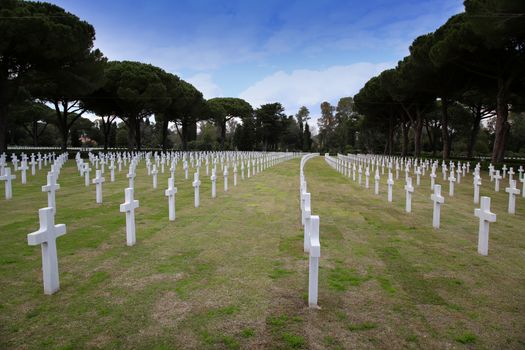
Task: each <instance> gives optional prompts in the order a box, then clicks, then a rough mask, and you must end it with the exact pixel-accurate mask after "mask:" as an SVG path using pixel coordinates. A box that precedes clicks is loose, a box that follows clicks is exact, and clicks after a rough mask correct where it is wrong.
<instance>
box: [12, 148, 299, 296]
mask: <svg viewBox="0 0 525 350" xmlns="http://www.w3.org/2000/svg"><path fill="white" fill-rule="evenodd" d="M295 156H297V154H292V153H290V154H271V155H270V156H269V155H265V161H264V162H260V164H261V167H258V168H257V170H256V171H257V172H258V171H261V169H265V166H266V165H267V166H270V165H275V164H277V163H278V162H281V161H284V160H288V159H291V158H293V157H295ZM143 157H144V154H142V153H134V154H129V153H127V154H124V155H123V156H120V155H116V159H124V160H125V162H127V161H129V162H130V167H129V172H128V174H127V177H128V178H129V182H130V187H128V188H126V189H125V202H124V203H123V204H121V205H120V211H121V212H124V213H126V244H127V245H128V246H133V245H134V244H135V243H136V227H135V209H137V208H138V207H139V201H138V200H136V199H134V178H135V177H136V173H135V170H136V167H137V164H138V162H139V161H140V160H141V159H142V158H143ZM114 159H115V157H113V158H111V159H110V163H111V165H110V166H109V169H110V170H113V169H112V167H113V165H114V163H113V160H114ZM66 160H67V154H63V155H60V156H59V157H58V158H56V159H55V157H53V158H52V161H53V164H52V166H51V171H50V172H49V173H48V176H47V184H46V185H44V186H42V191H43V192H47V195H48V207H46V208H42V209H40V210H39V221H40V228H39V230H38V231H36V232H33V233H30V234H29V235H28V236H27V239H28V244H29V245H39V244H40V245H41V246H42V271H43V282H44V293H45V294H53V293H55V292H56V291H58V290H59V288H60V282H59V273H58V258H57V250H56V238H57V237H59V236H62V235H64V234H65V233H66V226H65V225H64V224H60V225H55V214H56V196H55V192H56V191H57V190H58V189H59V188H60V185H59V184H58V183H57V179H58V176H59V175H60V169H61V167H62V165H63V164H64V163H65V161H66ZM249 160H251V159H248V161H249ZM76 162H77V167H78V169H79V171H80V173H81V176H85V178H86V179H87V180H86V186H89V180H90V179H89V171H90V170H91V169H90V163H91V165H93V166H94V167H95V169H96V177H95V178H94V179H93V183H94V184H95V186H96V201H97V203H102V184H103V183H104V181H105V179H104V177H102V174H103V172H104V165H105V164H107V158H106V156H102V157H100V158H99V157H95V156H89V161H88V162H85V163H84V161H83V160H82V159H81V158H80V156H79V154H77V157H76ZM15 163H16V161H15ZM98 164H100V166H101V168H100V169H98ZM248 164H249V163H248ZM252 164H255V163H252ZM234 167H235V168H234V169H236V165H234ZM172 168H173V171H172V177H171V178H170V179H169V180H168V189H167V190H166V191H165V195H166V196H167V197H168V203H169V204H168V207H169V219H170V220H175V194H176V193H177V189H176V187H174V167H173V166H172ZM161 169H162V159H161ZM254 169H255V168H254ZM119 171H120V170H119ZM86 174H87V175H86ZM153 174H154V175H155V165H154V167H153ZM235 174H236V172H235ZM195 175H196V176H195V181H197V182H194V186H195V185H197V186H196V188H197V192H196V193H197V195H196V198H195V205H196V206H198V199H199V198H198V186H199V185H200V181H199V180H198V172H197V173H196V174H195ZM2 176H5V179H6V183H9V185H10V183H11V181H12V180H13V176H14V175H11V174H10V170H9V168H6V170H5V171H4V175H2ZM225 177H226V179H227V167H226V169H225ZM112 178H113V175H112ZM112 181H113V179H112ZM236 182H237V181H236V178H235V177H234V184H236ZM155 185H156V184H155V180H154V186H155ZM225 186H226V187H225V190H227V185H225ZM6 193H7V192H6Z"/></svg>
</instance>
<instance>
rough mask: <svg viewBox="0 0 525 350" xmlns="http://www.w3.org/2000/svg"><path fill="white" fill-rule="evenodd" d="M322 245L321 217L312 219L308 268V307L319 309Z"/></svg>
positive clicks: (313, 216)
mask: <svg viewBox="0 0 525 350" xmlns="http://www.w3.org/2000/svg"><path fill="white" fill-rule="evenodd" d="M320 256H321V243H320V242H319V216H317V215H312V216H311V217H310V256H309V268H308V306H309V307H317V294H318V285H319V257H320Z"/></svg>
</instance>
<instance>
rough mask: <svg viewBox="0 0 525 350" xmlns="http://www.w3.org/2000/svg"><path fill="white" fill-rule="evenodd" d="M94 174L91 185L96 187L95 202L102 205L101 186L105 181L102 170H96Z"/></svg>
mask: <svg viewBox="0 0 525 350" xmlns="http://www.w3.org/2000/svg"><path fill="white" fill-rule="evenodd" d="M96 174H97V175H96V177H95V178H94V179H93V183H94V184H95V187H96V202H97V203H98V204H101V203H102V184H103V183H104V182H105V181H106V179H104V178H103V177H102V170H97V172H96Z"/></svg>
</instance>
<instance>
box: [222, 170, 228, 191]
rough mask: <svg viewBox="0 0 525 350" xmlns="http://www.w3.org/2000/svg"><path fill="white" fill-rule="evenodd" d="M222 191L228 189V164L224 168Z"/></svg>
mask: <svg viewBox="0 0 525 350" xmlns="http://www.w3.org/2000/svg"><path fill="white" fill-rule="evenodd" d="M223 175H224V192H227V191H228V166H226V167H225V168H224V173H223Z"/></svg>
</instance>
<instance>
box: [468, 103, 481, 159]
mask: <svg viewBox="0 0 525 350" xmlns="http://www.w3.org/2000/svg"><path fill="white" fill-rule="evenodd" d="M481 108H482V106H481V105H479V106H476V111H475V113H474V118H473V119H474V120H473V124H472V130H471V132H470V140H469V143H468V149H467V157H468V158H472V157H473V156H474V147H475V146H476V141H477V139H478V134H479V129H480V123H481Z"/></svg>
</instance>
